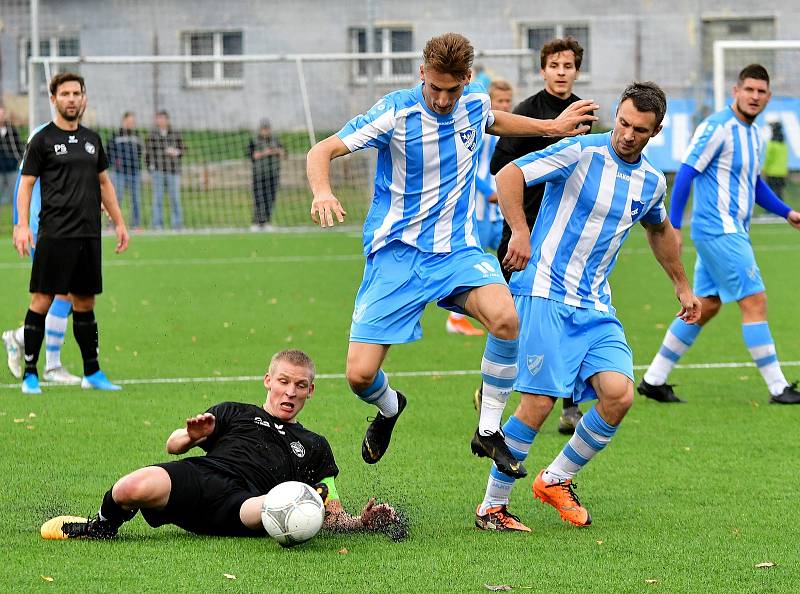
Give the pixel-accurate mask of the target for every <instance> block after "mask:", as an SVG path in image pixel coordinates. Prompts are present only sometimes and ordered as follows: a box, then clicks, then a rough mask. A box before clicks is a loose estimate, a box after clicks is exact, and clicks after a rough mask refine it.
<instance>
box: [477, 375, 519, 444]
mask: <svg viewBox="0 0 800 594" xmlns="http://www.w3.org/2000/svg"><path fill="white" fill-rule="evenodd" d="M509 396H511V388H498V387H496V386H492V385H491V384H487V383H486V382H483V394H482V396H481V417H480V420H479V421H478V431H480V433H481V435H491V434H492V433H497V432H498V431H500V420H501V419H502V418H503V411H504V410H505V408H506V402H508V397H509Z"/></svg>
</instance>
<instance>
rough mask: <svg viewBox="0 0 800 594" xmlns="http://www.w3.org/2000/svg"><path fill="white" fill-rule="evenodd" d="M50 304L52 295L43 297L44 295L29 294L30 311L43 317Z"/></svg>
mask: <svg viewBox="0 0 800 594" xmlns="http://www.w3.org/2000/svg"><path fill="white" fill-rule="evenodd" d="M52 303H53V296H52V295H45V294H44V293H31V305H30V309H31V311H34V312H36V313H38V314H42V315H45V314H46V313H47V310H48V309H50V305H51V304H52Z"/></svg>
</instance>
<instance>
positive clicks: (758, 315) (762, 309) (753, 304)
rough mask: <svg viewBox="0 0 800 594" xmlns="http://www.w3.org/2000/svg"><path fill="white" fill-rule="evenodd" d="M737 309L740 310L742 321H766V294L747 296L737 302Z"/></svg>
mask: <svg viewBox="0 0 800 594" xmlns="http://www.w3.org/2000/svg"><path fill="white" fill-rule="evenodd" d="M739 309H741V310H742V321H743V322H744V323H749V322H762V321H764V320H766V319H767V294H766V293H764V292H763V291H762V292H761V293H756V294H755V295H749V296H747V297H745V298H744V299H742V300H741V301H739Z"/></svg>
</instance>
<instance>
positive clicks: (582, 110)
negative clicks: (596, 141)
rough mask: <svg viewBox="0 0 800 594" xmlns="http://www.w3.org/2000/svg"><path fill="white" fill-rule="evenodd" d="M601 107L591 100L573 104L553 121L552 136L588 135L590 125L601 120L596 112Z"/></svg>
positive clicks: (582, 100)
mask: <svg viewBox="0 0 800 594" xmlns="http://www.w3.org/2000/svg"><path fill="white" fill-rule="evenodd" d="M599 108H600V106H599V105H598V104H597V103H595V102H594V101H593V100H591V99H581V100H580V101H576V102H575V103H572V104H571V105H570V106H569V107H567V108H566V109H565V110H564V111H562V112H561V113H560V114H559V116H558V117H557V118H556V119H554V120H553V128H552V130H551V133H550V135H551V136H577V135H578V134H586V133H587V132H588V131H589V130H590V129H591V128H590V124H591V123H592V122H596V121H597V120H598V119H599V118H598V117H597V116H596V115H594V113H593V112H594V111H595V110H597V109H599Z"/></svg>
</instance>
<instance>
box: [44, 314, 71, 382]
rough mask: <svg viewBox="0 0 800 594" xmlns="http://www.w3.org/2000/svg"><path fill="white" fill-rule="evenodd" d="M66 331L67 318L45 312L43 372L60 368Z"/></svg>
mask: <svg viewBox="0 0 800 594" xmlns="http://www.w3.org/2000/svg"><path fill="white" fill-rule="evenodd" d="M66 331H67V318H62V317H60V316H56V315H53V314H52V313H51V312H47V317H46V318H45V319H44V345H45V359H46V361H47V362H46V364H45V371H50V370H51V369H56V368H58V367H61V347H62V345H63V344H64V335H65V333H66Z"/></svg>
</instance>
